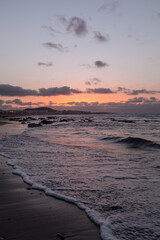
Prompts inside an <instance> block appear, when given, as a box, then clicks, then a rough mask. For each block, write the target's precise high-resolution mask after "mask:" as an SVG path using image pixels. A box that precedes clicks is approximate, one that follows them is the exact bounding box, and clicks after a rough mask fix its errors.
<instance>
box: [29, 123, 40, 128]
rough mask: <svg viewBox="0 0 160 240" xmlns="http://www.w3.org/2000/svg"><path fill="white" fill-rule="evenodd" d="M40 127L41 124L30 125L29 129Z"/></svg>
mask: <svg viewBox="0 0 160 240" xmlns="http://www.w3.org/2000/svg"><path fill="white" fill-rule="evenodd" d="M40 126H42V125H41V124H40V123H29V124H28V127H29V128H34V127H40Z"/></svg>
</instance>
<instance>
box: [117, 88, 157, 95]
mask: <svg viewBox="0 0 160 240" xmlns="http://www.w3.org/2000/svg"><path fill="white" fill-rule="evenodd" d="M118 91H119V92H124V93H126V94H127V95H138V94H157V93H160V91H155V90H146V89H137V90H130V89H127V88H122V87H118Z"/></svg>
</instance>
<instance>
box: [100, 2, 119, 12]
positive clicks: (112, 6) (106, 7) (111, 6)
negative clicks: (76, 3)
mask: <svg viewBox="0 0 160 240" xmlns="http://www.w3.org/2000/svg"><path fill="white" fill-rule="evenodd" d="M118 7H119V2H117V1H111V2H107V3H104V4H103V5H102V6H100V7H99V8H98V11H115V10H117V8H118Z"/></svg>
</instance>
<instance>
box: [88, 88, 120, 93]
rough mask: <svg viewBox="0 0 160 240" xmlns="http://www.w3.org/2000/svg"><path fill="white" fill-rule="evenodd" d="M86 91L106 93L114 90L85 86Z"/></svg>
mask: <svg viewBox="0 0 160 240" xmlns="http://www.w3.org/2000/svg"><path fill="white" fill-rule="evenodd" d="M87 93H99V94H108V93H116V92H113V91H112V90H111V89H110V88H87Z"/></svg>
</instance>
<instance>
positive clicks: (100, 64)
mask: <svg viewBox="0 0 160 240" xmlns="http://www.w3.org/2000/svg"><path fill="white" fill-rule="evenodd" d="M94 65H95V66H96V67H97V68H102V67H108V66H109V65H108V63H106V62H102V61H100V60H98V61H96V62H94Z"/></svg>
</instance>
